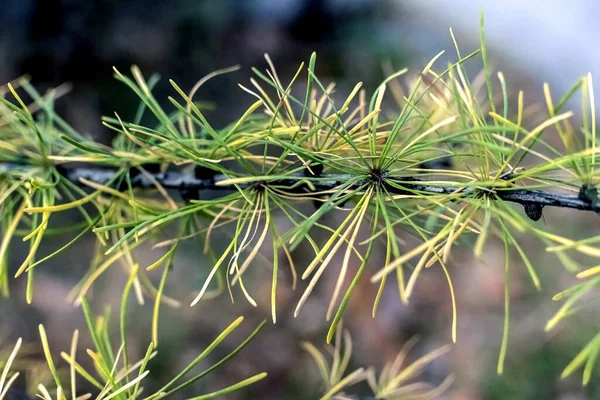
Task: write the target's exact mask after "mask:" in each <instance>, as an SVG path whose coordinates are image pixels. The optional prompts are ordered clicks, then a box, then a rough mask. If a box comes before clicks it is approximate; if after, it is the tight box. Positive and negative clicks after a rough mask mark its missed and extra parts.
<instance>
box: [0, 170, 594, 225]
mask: <svg viewBox="0 0 600 400" xmlns="http://www.w3.org/2000/svg"><path fill="white" fill-rule="evenodd" d="M30 168H33V167H32V166H29V165H26V164H19V163H2V162H0V174H1V173H6V172H9V171H13V172H16V171H25V170H29V169H30ZM59 172H60V173H61V174H62V175H63V176H64V177H65V178H66V179H68V180H69V181H71V182H74V183H76V184H81V181H80V179H81V178H84V179H86V180H88V181H91V182H94V183H98V184H101V185H103V184H106V183H107V182H109V181H110V180H111V179H112V178H113V177H114V174H115V173H116V172H117V170H116V169H114V168H100V167H87V166H74V165H60V167H59ZM148 173H149V174H150V175H151V176H152V177H153V178H154V179H155V180H156V181H157V182H158V183H160V184H161V185H162V186H163V187H164V188H166V189H170V190H177V191H189V192H194V191H198V192H199V191H202V190H228V191H232V190H235V187H234V185H231V184H220V182H224V181H226V180H229V179H231V178H232V177H229V176H226V175H223V174H215V175H213V176H210V174H209V175H208V176H196V175H195V174H193V173H190V172H184V171H167V172H148ZM353 178H355V176H354V175H350V174H322V175H319V176H317V177H310V178H309V177H306V176H305V175H302V174H297V175H292V176H291V177H290V178H288V179H276V180H264V181H262V182H243V183H239V184H237V186H238V187H239V188H242V189H244V188H248V187H251V186H256V185H257V184H260V183H263V184H268V185H270V186H278V187H281V188H288V189H286V190H288V191H293V192H296V193H310V192H311V191H312V190H311V189H310V186H313V189H315V190H317V191H327V190H331V189H334V188H336V187H338V186H339V185H341V184H342V183H344V182H347V181H348V180H350V179H353ZM387 179H388V180H392V181H394V182H395V183H397V185H394V186H391V185H386V188H387V190H388V191H389V192H390V193H394V194H415V193H423V194H433V195H440V194H452V193H455V192H456V191H457V189H459V188H460V187H457V186H439V185H431V184H428V183H427V182H426V181H423V180H421V179H418V178H415V177H387ZM308 181H310V185H309V183H308ZM367 181H368V180H363V181H359V182H357V183H356V184H355V185H354V186H353V187H350V188H349V189H352V188H357V187H359V186H362V185H364V184H365V183H368V182H367ZM131 185H132V186H133V187H136V188H142V189H144V188H146V189H148V188H153V187H154V183H153V182H152V181H151V179H149V178H148V177H147V176H145V175H144V174H141V173H140V174H135V175H134V176H132V177H131ZM481 193H494V195H495V196H496V197H497V198H498V199H500V200H504V201H509V202H513V203H519V204H521V205H523V206H524V207H525V212H526V213H527V215H528V216H529V217H530V218H532V219H534V220H537V219H539V218H540V217H541V209H542V208H543V207H545V206H551V207H563V208H573V209H577V210H584V211H595V212H597V213H600V201H596V200H595V199H590V198H585V197H582V196H581V194H580V195H579V196H577V195H565V194H559V193H552V192H547V191H542V190H533V189H519V188H511V187H502V188H495V189H494V190H491V189H486V190H482V189H478V188H474V187H467V188H464V189H462V190H461V191H460V194H461V195H462V196H463V197H474V196H477V195H481ZM538 214H539V215H538Z"/></svg>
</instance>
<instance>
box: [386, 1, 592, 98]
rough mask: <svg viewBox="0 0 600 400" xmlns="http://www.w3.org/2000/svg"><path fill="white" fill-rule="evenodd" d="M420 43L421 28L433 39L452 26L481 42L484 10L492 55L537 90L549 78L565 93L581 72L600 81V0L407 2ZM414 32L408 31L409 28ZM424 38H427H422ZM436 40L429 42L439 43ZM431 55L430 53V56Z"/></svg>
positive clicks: (466, 39) (471, 40)
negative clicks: (589, 74)
mask: <svg viewBox="0 0 600 400" xmlns="http://www.w3.org/2000/svg"><path fill="white" fill-rule="evenodd" d="M398 5H399V6H400V7H401V8H402V9H403V10H405V11H406V13H407V14H409V18H408V19H409V20H410V24H411V27H410V30H411V31H413V33H412V34H411V36H414V38H415V39H416V42H417V43H418V42H420V40H419V38H418V37H419V29H417V30H416V31H415V30H414V28H417V27H418V26H421V28H420V30H421V33H422V32H423V30H425V31H428V32H429V33H430V34H431V35H432V38H434V37H440V38H442V39H441V40H444V39H443V37H444V35H445V36H448V27H452V28H453V30H454V32H455V34H456V35H457V37H458V38H459V39H460V43H462V44H469V43H470V44H471V46H469V48H472V45H476V41H477V40H478V37H479V14H480V11H481V10H484V13H485V35H486V42H487V44H488V48H489V53H490V55H491V58H492V60H493V61H496V63H497V64H498V65H499V67H500V68H501V69H504V68H509V69H510V70H512V71H516V72H521V73H523V74H524V75H526V76H527V77H528V78H529V79H530V80H531V86H532V88H540V89H541V85H542V83H543V82H548V83H549V84H550V86H551V87H552V90H553V92H554V93H557V95H562V94H564V93H565V92H566V91H567V90H568V89H569V88H570V87H571V85H573V83H574V82H575V81H576V80H577V79H579V78H580V77H581V76H583V75H585V74H587V73H588V72H591V73H592V75H593V76H594V78H595V79H594V82H595V84H594V86H595V87H596V91H597V90H598V82H600V40H599V39H600V24H598V17H599V16H600V1H597V0H569V1H567V0H424V1H423V0H404V1H402V2H399V4H398ZM407 30H408V29H407ZM422 38H423V36H421V39H422ZM435 42H436V40H431V43H427V44H426V45H425V48H426V51H427V53H431V52H434V49H433V48H432V49H428V48H427V47H429V46H438V47H439V43H437V44H435ZM428 55H429V54H428Z"/></svg>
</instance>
